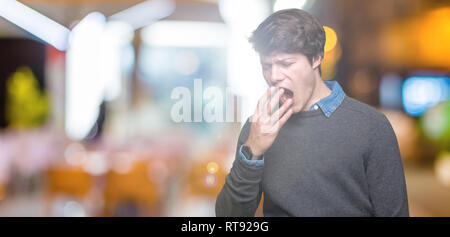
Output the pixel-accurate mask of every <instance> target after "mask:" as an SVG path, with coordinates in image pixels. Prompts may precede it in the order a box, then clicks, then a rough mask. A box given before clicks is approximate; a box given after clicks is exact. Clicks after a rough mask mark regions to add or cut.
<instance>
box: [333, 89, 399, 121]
mask: <svg viewBox="0 0 450 237" xmlns="http://www.w3.org/2000/svg"><path fill="white" fill-rule="evenodd" d="M341 110H342V112H344V113H345V114H347V116H348V117H350V118H355V119H360V120H363V121H365V123H366V124H367V125H369V126H375V127H378V126H381V125H390V123H389V120H388V119H387V118H386V116H385V115H384V114H383V113H381V112H380V111H378V110H377V109H375V108H374V107H372V106H370V105H368V104H365V103H363V102H361V101H358V100H356V99H354V98H352V97H349V96H346V97H345V99H344V100H343V101H342V108H341Z"/></svg>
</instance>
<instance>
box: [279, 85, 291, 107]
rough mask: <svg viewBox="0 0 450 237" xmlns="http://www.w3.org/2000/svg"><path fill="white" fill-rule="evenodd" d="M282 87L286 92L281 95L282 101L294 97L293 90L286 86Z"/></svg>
mask: <svg viewBox="0 0 450 237" xmlns="http://www.w3.org/2000/svg"><path fill="white" fill-rule="evenodd" d="M280 88H283V90H284V93H283V95H281V98H280V101H281V103H283V104H284V103H285V102H286V101H287V100H288V99H292V98H293V97H294V92H292V91H291V90H289V89H286V88H284V87H280Z"/></svg>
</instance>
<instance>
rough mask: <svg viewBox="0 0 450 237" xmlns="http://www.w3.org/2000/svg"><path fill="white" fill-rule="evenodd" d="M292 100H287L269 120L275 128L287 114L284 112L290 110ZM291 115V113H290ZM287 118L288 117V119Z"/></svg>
mask: <svg viewBox="0 0 450 237" xmlns="http://www.w3.org/2000/svg"><path fill="white" fill-rule="evenodd" d="M291 107H292V99H288V100H287V101H286V102H285V103H284V104H283V105H282V106H281V107H280V109H279V110H277V111H276V112H275V113H274V114H273V115H272V116H271V118H270V120H271V121H272V124H273V125H274V126H275V125H277V124H278V123H279V122H280V121H281V119H282V118H283V117H284V115H285V114H286V113H287V112H286V111H289V110H292V108H291ZM291 113H292V111H291ZM289 116H290V115H289ZM288 118H289V117H288ZM279 125H281V126H283V125H284V123H283V124H279Z"/></svg>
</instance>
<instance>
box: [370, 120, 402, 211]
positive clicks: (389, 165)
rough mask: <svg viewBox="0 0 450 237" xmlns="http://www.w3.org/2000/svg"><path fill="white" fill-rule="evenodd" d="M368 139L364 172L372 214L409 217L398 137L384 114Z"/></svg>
mask: <svg viewBox="0 0 450 237" xmlns="http://www.w3.org/2000/svg"><path fill="white" fill-rule="evenodd" d="M381 121H382V122H381V123H379V124H378V125H377V126H376V127H375V128H374V132H373V135H372V136H371V137H370V138H369V140H370V144H369V146H370V149H369V153H368V154H369V155H368V157H367V163H366V174H367V179H368V187H369V193H370V200H371V202H372V207H373V211H374V213H373V214H374V216H389V217H394V216H409V210H408V198H407V192H406V182H405V176H404V172H403V165H402V159H401V156H400V151H399V147H398V142H397V138H396V136H395V133H394V131H393V129H392V126H391V124H390V123H389V121H388V120H387V118H386V117H385V116H384V115H383V117H382V120H381Z"/></svg>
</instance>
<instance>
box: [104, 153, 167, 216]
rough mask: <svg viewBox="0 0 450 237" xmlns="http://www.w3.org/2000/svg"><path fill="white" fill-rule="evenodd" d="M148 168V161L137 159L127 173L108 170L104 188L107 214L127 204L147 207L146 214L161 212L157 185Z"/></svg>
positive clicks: (112, 213) (110, 214) (133, 206)
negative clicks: (150, 176)
mask: <svg viewBox="0 0 450 237" xmlns="http://www.w3.org/2000/svg"><path fill="white" fill-rule="evenodd" d="M148 170H149V169H148V162H145V161H137V162H135V163H134V164H133V166H132V168H131V169H130V170H129V171H128V172H126V173H119V172H117V171H115V170H110V171H108V173H107V174H106V180H105V182H106V183H105V189H104V197H105V215H107V216H112V215H114V213H116V208H122V207H123V206H124V205H125V204H127V205H126V206H128V207H132V208H135V206H136V205H137V206H138V208H139V207H141V208H142V209H144V208H145V209H146V210H147V212H146V213H143V214H144V215H158V214H159V213H160V209H159V208H158V205H157V204H158V200H159V194H158V192H157V186H156V185H155V184H154V183H153V182H152V181H151V180H150V178H149V171H148ZM138 211H139V210H138ZM125 212H126V211H125ZM133 212H135V211H133ZM137 214H139V213H137Z"/></svg>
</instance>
